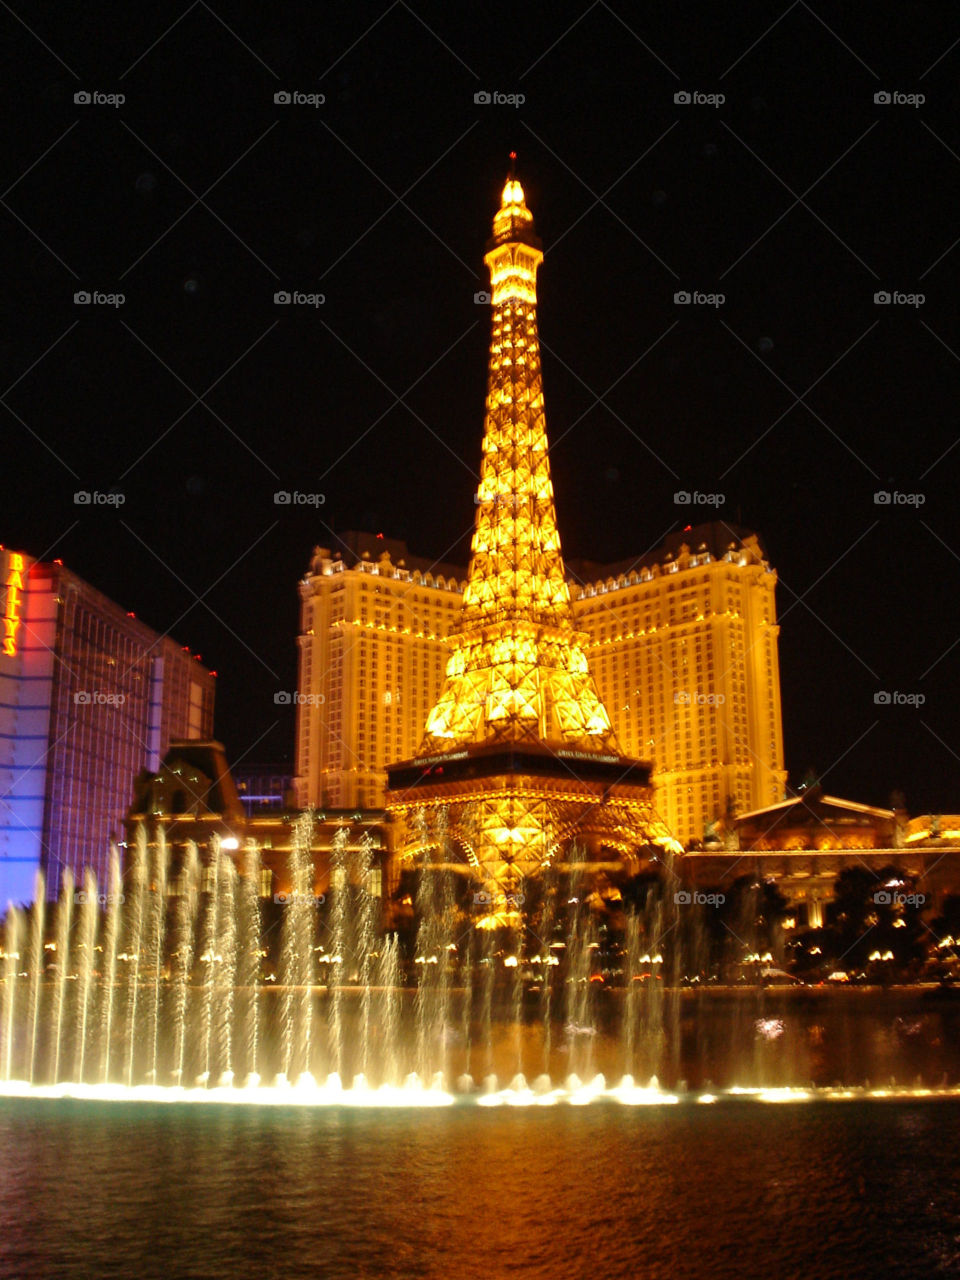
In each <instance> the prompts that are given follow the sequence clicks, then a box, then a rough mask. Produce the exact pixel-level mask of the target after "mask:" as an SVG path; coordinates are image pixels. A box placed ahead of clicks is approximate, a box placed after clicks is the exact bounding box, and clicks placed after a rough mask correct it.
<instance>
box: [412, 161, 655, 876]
mask: <svg viewBox="0 0 960 1280" xmlns="http://www.w3.org/2000/svg"><path fill="white" fill-rule="evenodd" d="M542 261H543V253H542V250H541V242H540V240H539V239H538V238H537V236H536V234H535V233H534V228H533V216H532V214H531V213H530V211H529V209H528V208H527V206H526V203H525V201H524V194H523V188H522V187H521V185H520V183H519V182H518V181H517V180H516V178H515V177H514V176H513V172H512V167H511V176H510V178H509V179H508V181H507V184H506V186H505V187H504V189H503V198H502V202H501V206H500V209H499V211H498V212H497V214H496V216H495V218H494V220H493V237H492V239H491V240H490V241H489V243H488V246H487V252H486V255H485V257H484V262H485V263H486V265H487V267H488V268H489V270H490V280H491V303H492V310H493V333H492V337H491V341H490V363H489V376H488V383H487V403H486V419H485V423H484V439H483V459H482V462H481V474H480V485H479V488H478V490H477V494H476V499H475V501H476V506H477V513H476V528H475V531H474V534H473V542H472V555H471V560H470V569H469V573H468V580H467V585H466V589H465V591H464V594H463V608H462V613H461V618H460V625H459V628H458V632H457V633H456V634H455V635H454V636H452V637H451V643H452V644H453V653H452V654H451V656H450V659H449V661H448V663H447V671H446V681H445V684H444V687H443V690H442V692H441V695H440V699H439V701H438V702H437V704H436V706H435V707H434V708H433V710H432V711H431V712H430V714H429V716H428V717H427V724H426V733H425V736H424V739H423V742H422V743H421V746H420V750H419V753H418V756H417V758H416V759H413V760H407V761H403V762H401V763H398V764H395V765H391V766H390V767H389V768H388V788H387V809H388V811H389V813H390V814H391V815H392V818H393V820H394V822H395V823H396V824H397V827H398V832H397V835H398V840H397V843H396V846H395V847H396V849H397V852H398V854H399V856H400V859H401V866H403V865H404V864H406V865H408V866H409V865H411V864H412V865H416V864H417V863H419V862H420V861H421V859H422V858H424V857H427V856H429V857H431V858H434V857H435V856H436V849H435V845H436V843H437V841H436V836H435V835H431V831H434V832H435V830H436V827H437V825H438V824H437V822H436V821H431V818H434V819H435V818H436V817H437V816H438V814H443V815H444V816H443V818H441V824H440V825H441V826H445V827H446V831H447V833H448V842H449V844H450V845H451V847H452V848H453V849H455V850H456V851H457V854H458V855H459V857H460V859H461V860H462V861H461V864H460V869H461V870H469V869H472V873H473V875H474V876H475V877H476V878H477V880H479V881H480V882H481V883H482V884H483V885H484V886H485V887H486V888H487V890H488V891H490V892H491V893H496V894H498V895H499V894H515V893H516V892H517V891H518V887H519V885H520V884H521V883H522V881H523V879H524V878H525V877H527V876H531V875H535V874H537V873H538V872H540V871H542V870H543V869H544V868H545V867H546V866H548V865H550V864H553V865H558V866H560V865H569V864H570V863H571V862H586V863H588V864H590V865H592V866H594V868H595V869H596V870H600V869H601V868H603V867H604V866H606V867H607V868H620V867H622V866H624V865H626V866H633V867H634V868H636V869H639V867H640V865H641V864H642V863H643V862H644V861H645V860H646V859H648V858H650V857H651V856H655V855H657V854H658V852H663V851H667V850H669V851H679V848H680V846H679V845H677V844H676V842H675V841H674V840H673V839H672V837H671V836H670V833H669V831H668V830H667V828H666V827H665V825H664V824H663V823H662V821H661V820H660V819H659V818H658V817H657V815H656V813H655V812H654V809H653V805H652V787H651V785H650V768H649V766H648V765H646V764H642V763H640V762H639V761H636V760H631V759H629V758H627V757H625V756H623V755H622V754H621V751H620V748H619V745H618V743H617V740H616V738H615V736H614V733H613V730H612V728H611V725H610V718H609V716H608V715H607V712H606V710H605V708H604V706H603V703H602V702H601V700H600V695H599V693H598V691H597V687H596V684H595V682H594V680H593V677H592V676H591V674H590V672H589V670H588V667H587V659H586V654H585V653H584V649H583V644H584V640H585V639H586V637H585V636H584V635H582V634H580V633H578V632H577V630H576V627H575V623H574V616H573V610H572V606H571V603H570V590H569V587H568V585H567V582H566V578H565V576H564V568H563V558H562V556H561V553H560V537H559V534H558V532H557V517H556V511H555V509H554V502H553V485H552V483H551V480H550V464H549V459H548V456H547V453H548V446H547V432H546V422H545V418H544V407H543V381H542V375H541V369H540V344H539V340H538V337H537V293H536V278H537V268H538V267H539V266H540V263H541V262H542ZM431 845H433V846H434V848H433V850H431V847H430V846H431Z"/></svg>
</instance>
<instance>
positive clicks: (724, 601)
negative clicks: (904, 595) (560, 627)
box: [296, 522, 786, 844]
mask: <svg viewBox="0 0 960 1280" xmlns="http://www.w3.org/2000/svg"><path fill="white" fill-rule="evenodd" d="M344 537H345V539H347V540H348V541H349V543H350V544H351V547H352V546H353V544H354V543H356V551H355V552H352V551H351V550H350V549H349V548H348V547H346V546H343V547H340V548H339V549H338V550H336V551H332V550H329V549H327V550H323V549H319V548H318V550H317V552H316V553H315V555H314V558H313V561H312V562H311V566H310V570H309V571H308V573H307V574H306V575H305V577H304V578H303V580H302V582H301V584H300V593H301V610H302V620H301V635H300V640H299V644H300V679H299V694H298V700H299V706H298V738H297V780H296V787H297V797H298V804H299V805H300V806H301V807H303V808H307V807H314V808H319V809H325V808H330V807H331V806H332V807H342V808H349V807H368V808H379V807H381V806H382V805H383V804H384V797H385V791H386V783H387V772H386V771H387V765H388V764H390V763H391V762H393V761H394V760H403V759H409V758H410V757H411V756H414V755H415V754H416V753H417V750H418V748H419V746H420V743H421V742H422V739H423V726H424V723H425V721H426V719H427V715H428V713H429V712H430V710H431V708H432V707H434V706H435V705H436V703H437V702H438V701H439V699H440V695H441V693H442V691H443V689H444V685H445V670H446V666H447V663H448V661H449V659H450V656H451V649H450V641H449V640H448V639H447V637H448V636H449V635H450V633H456V632H457V630H458V626H459V619H460V614H461V608H462V598H463V590H464V586H465V582H464V581H463V571H462V569H461V570H458V569H456V568H455V567H453V566H438V565H436V564H434V563H431V562H430V561H418V560H417V559H416V557H413V556H411V555H410V554H409V553H408V552H407V549H406V547H405V546H404V545H403V544H402V543H399V542H395V541H393V540H391V539H387V540H386V543H384V541H383V540H378V539H376V538H375V537H374V535H372V534H368V535H358V534H346V535H344ZM357 539H361V540H362V545H361V543H360V542H358V541H357ZM570 568H571V566H568V569H570ZM572 568H573V570H575V572H574V573H573V574H571V575H570V576H571V578H573V579H575V578H579V579H580V581H579V582H577V581H575V580H571V588H570V590H571V596H572V600H573V612H574V621H575V624H576V626H577V628H578V629H579V630H580V631H581V632H582V633H583V635H584V636H585V637H586V640H585V642H584V649H585V652H586V656H587V661H588V663H589V666H590V670H591V672H592V673H593V676H594V679H595V680H596V683H597V688H598V689H599V691H600V697H601V699H602V702H603V705H604V706H605V707H606V709H607V711H608V712H609V715H610V720H611V722H612V725H613V730H614V733H615V734H616V737H617V739H618V741H619V742H620V744H621V746H622V748H623V750H624V751H625V752H626V753H627V755H629V756H632V757H635V758H638V759H647V760H649V761H650V762H651V763H652V765H653V783H654V787H655V803H656V808H657V812H658V813H659V814H660V815H661V817H662V818H663V819H664V821H665V822H666V824H667V826H668V827H669V829H670V830H671V831H672V832H673V833H674V834H675V835H676V836H677V838H678V839H679V840H680V841H682V842H683V843H684V844H686V843H687V842H688V841H690V840H699V839H701V838H702V837H703V835H704V833H705V830H706V828H707V827H708V826H709V824H710V823H711V822H713V821H714V820H715V819H717V818H725V817H726V815H727V814H728V813H729V812H730V811H732V812H734V813H738V814H739V813H744V812H747V811H749V810H752V809H759V808H762V807H763V806H765V805H769V804H775V803H776V802H777V801H779V800H781V799H782V798H783V794H784V784H785V780H786V773H785V771H784V768H783V735H782V729H781V711H780V667H779V657H778V652H777V650H778V631H779V627H778V625H777V618H776V602H775V586H776V579H777V575H776V571H775V569H774V568H773V567H772V566H771V565H770V563H769V562H768V560H767V557H766V555H765V553H764V551H763V548H762V547H761V545H760V542H759V539H758V538H757V536H756V535H755V534H753V533H751V532H749V531H748V530H741V529H737V528H736V527H734V526H730V525H724V524H722V523H720V522H713V523H711V524H706V525H699V526H696V527H695V528H694V529H692V530H689V531H683V532H678V533H676V534H671V535H670V536H669V537H668V539H667V540H666V542H665V543H664V544H663V546H661V547H658V548H657V549H656V550H654V551H651V552H648V553H647V554H645V555H644V556H643V557H639V558H634V559H632V560H630V561H628V562H625V563H624V564H621V565H613V566H600V565H596V564H589V565H586V564H582V563H577V564H575V565H574V566H572Z"/></svg>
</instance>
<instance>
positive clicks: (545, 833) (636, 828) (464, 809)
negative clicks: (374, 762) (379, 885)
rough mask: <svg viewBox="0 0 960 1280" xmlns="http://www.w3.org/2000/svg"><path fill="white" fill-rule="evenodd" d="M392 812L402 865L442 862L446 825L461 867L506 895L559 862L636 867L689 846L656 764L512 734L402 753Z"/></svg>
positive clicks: (391, 779) (563, 865)
mask: <svg viewBox="0 0 960 1280" xmlns="http://www.w3.org/2000/svg"><path fill="white" fill-rule="evenodd" d="M387 811H388V813H389V815H390V816H391V818H392V820H393V822H394V823H395V824H396V827H395V837H396V838H395V840H394V842H393V843H394V849H395V850H396V854H397V856H398V857H399V859H400V862H401V867H403V866H406V867H413V866H416V865H418V864H420V863H423V862H427V861H433V860H434V857H435V855H436V854H437V853H438V852H439V851H438V850H437V849H436V847H435V846H436V843H437V837H436V832H437V830H442V831H444V832H445V836H446V840H447V842H448V845H449V851H450V857H451V858H452V861H453V863H454V864H456V869H457V870H460V871H461V872H462V873H464V874H466V875H470V876H471V877H473V878H474V879H475V880H476V882H477V883H478V885H479V886H482V888H483V890H484V891H486V892H487V893H489V894H491V895H497V896H498V897H501V898H502V897H504V896H505V897H507V898H512V897H514V896H516V895H517V894H519V893H520V892H521V891H522V890H521V886H522V884H523V882H524V881H525V880H526V879H528V878H529V877H532V876H537V875H539V874H542V873H543V872H544V871H546V870H547V869H548V868H550V867H553V868H556V869H567V870H574V869H576V868H577V867H578V866H579V867H582V869H583V870H584V871H587V870H591V871H593V872H600V871H618V872H619V871H623V870H627V871H633V872H634V873H636V872H639V871H641V870H643V869H645V867H647V866H648V865H650V864H651V863H654V862H656V861H659V860H660V859H661V858H662V857H663V856H664V855H666V854H672V853H679V852H680V846H679V845H678V844H677V842H676V841H675V840H674V839H673V837H672V836H671V834H670V832H669V830H668V829H667V827H666V826H665V824H664V823H663V822H662V821H661V819H660V818H659V817H658V816H657V813H656V811H655V809H654V806H653V788H652V786H651V783H650V768H649V766H648V765H646V764H643V763H641V762H640V761H638V760H632V759H630V758H628V757H625V756H621V755H619V754H616V753H613V752H611V753H608V754H607V753H604V754H599V753H597V752H586V751H577V750H575V749H572V748H568V747H556V748H551V747H549V746H547V745H545V744H543V743H539V742H531V743H518V742H504V743H486V744H483V745H478V746H467V747H461V748H459V749H457V750H454V751H449V752H441V753H437V754H433V755H429V756H422V757H419V758H417V759H413V760H405V761H400V762H399V763H397V764H395V765H391V766H390V769H389V771H388V783H387ZM431 819H439V821H436V820H434V821H431ZM446 865H447V866H449V865H450V862H449V861H446Z"/></svg>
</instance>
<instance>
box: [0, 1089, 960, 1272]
mask: <svg viewBox="0 0 960 1280" xmlns="http://www.w3.org/2000/svg"><path fill="white" fill-rule="evenodd" d="M769 1100H771V1101H772V1100H773V1098H770V1099H769ZM783 1100H784V1101H785V1102H787V1103H789V1101H790V1100H789V1099H783ZM762 1101H763V1099H762V1098H758V1097H756V1096H754V1095H747V1096H742V1097H739V1098H738V1097H734V1098H730V1097H729V1096H721V1097H719V1098H717V1100H716V1102H715V1103H714V1104H712V1105H708V1106H700V1105H690V1104H687V1103H686V1100H684V1101H683V1102H682V1103H681V1104H680V1105H670V1106H665V1107H657V1106H652V1107H642V1108H632V1107H622V1106H617V1105H614V1104H612V1103H600V1104H597V1105H594V1106H589V1107H565V1106H564V1107H559V1106H558V1107H551V1108H547V1109H541V1108H538V1107H532V1108H527V1109H517V1108H513V1107H507V1106H504V1107H497V1108H493V1109H486V1108H482V1109H481V1108H477V1107H470V1106H462V1105H458V1106H453V1107H448V1108H444V1109H442V1110H438V1109H424V1110H417V1111H415V1112H414V1111H410V1110H407V1111H398V1110H390V1109H385V1110H380V1109H377V1110H370V1109H367V1110H352V1109H349V1108H318V1109H303V1108H259V1107H217V1106H215V1105H202V1104H201V1105H197V1106H195V1107H190V1108H180V1107H170V1106H157V1105H153V1104H146V1103H140V1104H136V1105H117V1106H112V1105H111V1106H93V1105H90V1104H89V1103H82V1102H74V1101H69V1100H67V1101H44V1102H33V1101H29V1100H23V1099H19V1100H9V1101H5V1102H2V1103H0V1186H2V1188H3V1195H2V1197H0V1276H2V1277H4V1280H7V1278H10V1280H13V1277H17V1278H18V1280H21V1278H22V1280H32V1278H33V1277H51V1276H55V1277H61V1276H62V1277H66V1278H67V1280H73V1277H84V1280H85V1278H86V1277H90V1276H95V1277H101V1276H102V1277H110V1276H117V1277H127V1276H130V1277H134V1276H135V1277H142V1278H143V1280H153V1278H154V1277H157V1278H159V1277H178V1276H184V1277H191V1278H192V1277H198V1278H199V1277H201V1276H202V1277H211V1278H213V1277H220V1276H223V1277H230V1280H246V1278H247V1277H251V1278H252V1277H257V1280H269V1278H271V1277H281V1276H282V1277H291V1278H296V1277H300V1276H308V1275H309V1276H320V1277H323V1278H324V1280H328V1278H329V1280H340V1277H344V1278H346V1277H351V1280H353V1278H356V1277H405V1278H406V1277H410V1278H412V1280H420V1278H422V1280H434V1278H437V1280H439V1278H440V1277H443V1280H450V1278H451V1277H453V1278H457V1280H475V1278H476V1280H479V1278H480V1277H483V1280H499V1277H509V1276H524V1277H531V1278H532V1280H541V1278H542V1280H546V1278H547V1277H549V1278H550V1280H567V1278H570V1280H574V1278H576V1280H581V1278H582V1277H587V1276H590V1277H594V1276H596V1277H603V1278H604V1280H606V1278H607V1277H609V1278H610V1280H615V1278H617V1277H627V1276H629V1277H640V1276H642V1277H645V1278H649V1280H661V1278H662V1280H668V1278H669V1280H678V1278H680V1277H697V1278H698V1277H707V1278H712V1277H726V1276H738V1277H745V1278H747V1280H749V1278H751V1277H758V1278H759V1277H764V1278H766V1277H780V1276H784V1277H785V1276H790V1277H810V1278H811V1280H813V1278H814V1277H816V1280H832V1277H841V1276H842V1277H844V1278H845V1280H849V1277H858V1276H864V1277H880V1276H886V1275H891V1274H896V1275H898V1276H907V1277H914V1276H916V1277H924V1278H927V1277H935V1276H938V1275H942V1276H951V1275H958V1274H960V1248H958V1243H957V1242H958V1239H960V1154H958V1151H957V1143H956V1142H955V1141H954V1140H953V1139H952V1138H951V1136H950V1135H951V1134H956V1132H957V1127H958V1121H960V1102H958V1101H945V1100H940V1099H933V1098H928V1099H925V1100H914V1101H897V1100H889V1099H888V1100H882V1099H881V1100H873V1101H859V1100H855V1101H846V1102H841V1101H839V1100H838V1101H836V1102H835V1103H832V1104H831V1105H821V1104H820V1103H819V1102H818V1101H814V1102H807V1103H806V1104H804V1105H780V1106H767V1105H761V1102H762Z"/></svg>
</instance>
